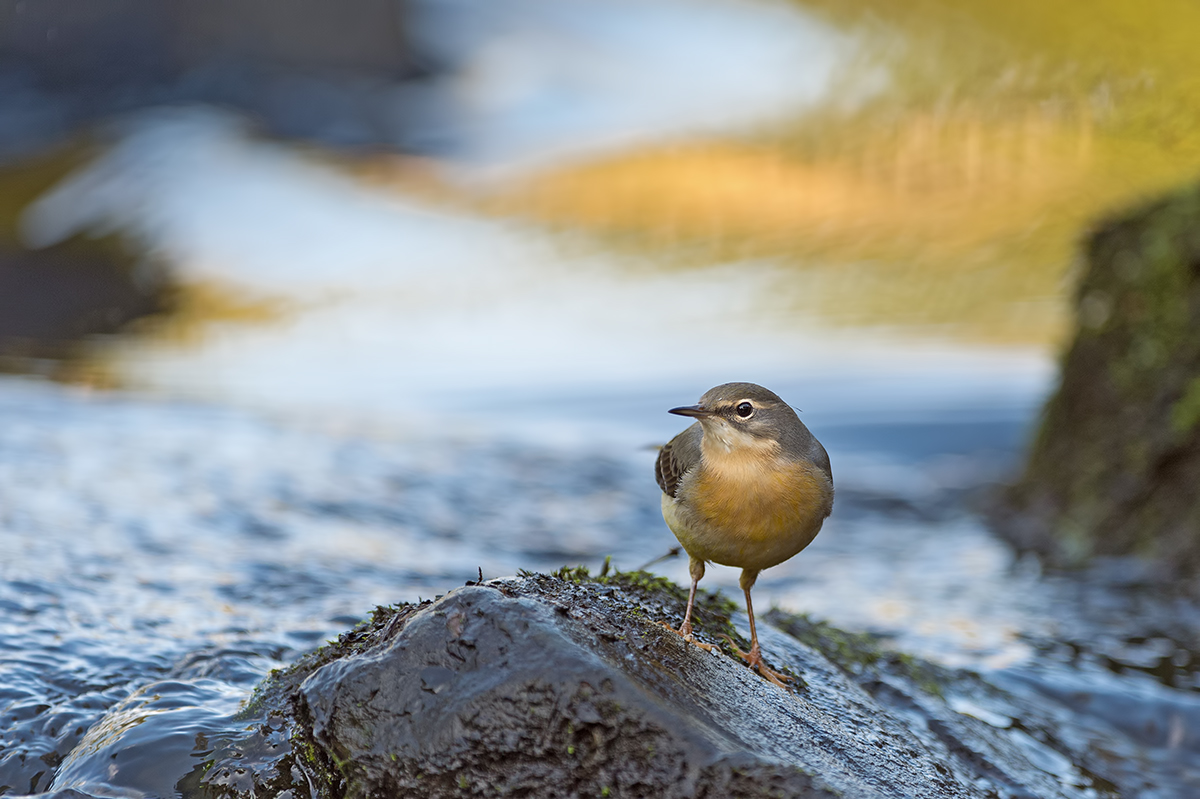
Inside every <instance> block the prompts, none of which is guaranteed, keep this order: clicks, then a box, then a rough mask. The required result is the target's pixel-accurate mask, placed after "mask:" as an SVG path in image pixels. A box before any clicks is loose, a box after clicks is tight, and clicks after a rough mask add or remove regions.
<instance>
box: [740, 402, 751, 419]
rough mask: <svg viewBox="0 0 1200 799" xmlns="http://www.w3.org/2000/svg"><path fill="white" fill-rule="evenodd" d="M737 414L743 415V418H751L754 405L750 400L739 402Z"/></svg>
mask: <svg viewBox="0 0 1200 799" xmlns="http://www.w3.org/2000/svg"><path fill="white" fill-rule="evenodd" d="M737 415H738V416H740V417H742V418H743V419H749V418H750V417H751V416H753V415H754V406H753V405H751V404H750V403H749V402H741V403H738V406H737Z"/></svg>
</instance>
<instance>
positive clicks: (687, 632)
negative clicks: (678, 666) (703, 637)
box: [659, 621, 717, 652]
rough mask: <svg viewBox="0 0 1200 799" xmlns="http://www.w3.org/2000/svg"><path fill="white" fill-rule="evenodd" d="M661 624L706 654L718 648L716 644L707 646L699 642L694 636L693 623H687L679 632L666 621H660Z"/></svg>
mask: <svg viewBox="0 0 1200 799" xmlns="http://www.w3.org/2000/svg"><path fill="white" fill-rule="evenodd" d="M659 624H661V625H662V626H663V627H666V628H667V629H668V630H670V631H671V632H673V633H675V634H676V635H678V636H679V637H680V638H682V639H683V640H684V641H687V642H688V643H689V644H695V645H696V646H698V647H700V648H701V649H703V650H704V651H705V652H711V651H713V650H714V649H716V648H717V646H716V644H706V643H704V642H703V641H697V640H696V637H695V636H694V635H692V625H691V622H686V621H685V622H684V623H683V625H682V626H680V628H679V629H678V630H676V629H675V628H674V627H672V626H671V625H669V624H667V623H666V622H665V621H660V622H659Z"/></svg>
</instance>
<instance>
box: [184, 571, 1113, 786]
mask: <svg viewBox="0 0 1200 799" xmlns="http://www.w3.org/2000/svg"><path fill="white" fill-rule="evenodd" d="M684 598H685V593H684V591H683V589H681V588H679V587H678V586H675V585H674V584H672V583H669V582H667V581H665V580H662V579H661V578H653V577H651V576H650V575H647V574H646V573H644V572H637V573H630V574H617V575H613V576H609V577H602V578H590V577H588V576H587V574H586V572H583V571H580V570H574V571H563V572H561V573H560V574H559V575H557V576H547V575H529V574H527V575H523V576H522V577H520V578H512V579H504V580H493V581H490V582H487V583H473V584H468V585H467V586H466V587H464V588H460V589H457V590H455V591H452V592H450V593H449V594H447V595H445V596H443V597H441V598H439V599H438V600H436V601H434V602H424V603H422V604H420V605H406V606H402V607H398V608H380V609H379V610H378V611H377V612H376V613H375V615H374V617H373V619H372V621H371V622H370V623H368V624H365V625H362V626H360V627H359V628H356V629H355V630H353V631H351V632H349V633H347V634H345V635H343V636H342V637H341V638H340V639H339V640H338V641H337V642H336V643H334V644H331V645H330V646H328V647H325V648H323V649H321V650H318V651H317V652H315V653H313V654H311V655H309V656H308V657H306V658H305V659H303V660H302V661H301V662H299V663H298V664H297V665H296V666H294V667H293V668H291V669H289V670H287V671H285V672H279V673H276V674H275V675H273V676H272V678H270V679H269V680H268V681H266V682H265V683H264V685H263V686H261V687H260V689H259V691H258V692H257V694H256V697H255V700H254V702H253V703H252V704H251V706H250V708H249V709H248V710H247V711H246V712H245V717H246V718H247V720H251V719H256V720H258V724H259V726H257V727H255V725H253V724H251V725H250V727H249V729H250V730H251V732H250V733H249V736H248V738H247V739H245V740H243V741H240V742H226V743H224V744H222V745H219V746H216V747H214V750H215V751H216V752H217V754H215V755H214V756H213V757H212V759H211V761H210V766H209V768H208V770H207V773H205V774H204V775H203V778H202V779H201V780H200V785H201V786H202V787H203V790H204V791H205V795H206V796H208V795H216V796H239V797H241V796H260V797H261V796H282V795H301V794H302V795H312V794H315V795H320V796H332V797H343V796H353V797H360V796H362V797H368V796H370V797H376V796H377V797H391V796H422V797H449V796H469V795H496V796H522V797H558V796H613V797H631V796H656V797H676V796H678V797H691V796H709V797H727V796H739V797H768V796H804V797H834V796H849V797H996V796H1004V797H1018V796H1037V797H1059V796H1062V797H1068V796H1069V797H1076V796H1078V797H1083V796H1091V797H1100V796H1112V795H1115V793H1112V792H1110V791H1109V790H1108V788H1110V787H1111V786H1109V784H1108V783H1106V782H1105V781H1104V780H1103V779H1100V778H1096V777H1094V776H1092V775H1091V773H1090V772H1089V770H1088V768H1089V765H1088V764H1085V763H1084V761H1085V760H1086V759H1087V755H1086V753H1076V752H1073V751H1072V750H1071V749H1070V748H1069V747H1067V746H1066V745H1064V744H1063V743H1062V742H1060V741H1058V740H1056V739H1055V737H1054V733H1053V731H1052V730H1051V729H1050V728H1049V727H1050V723H1051V722H1050V720H1049V718H1048V717H1045V716H1043V715H1042V714H1041V713H1040V711H1039V710H1038V708H1037V707H1032V706H1031V707H1022V708H1020V709H1019V711H1020V713H1021V714H1022V722H1021V727H1022V729H1021V731H1020V732H1019V734H1014V732H1013V731H1012V730H1009V729H1006V727H1008V726H1010V725H1011V724H1012V716H1011V714H1012V713H1015V712H1017V708H1015V706H1014V705H1013V704H1012V703H1013V702H1014V701H1016V700H1014V699H1012V698H1011V697H1007V696H1006V695H1005V694H1004V693H1003V692H1001V691H999V690H998V689H995V688H993V687H991V686H988V685H987V684H986V683H984V682H983V681H982V680H980V679H979V678H977V677H972V676H968V675H963V674H958V673H952V672H950V671H948V670H945V669H941V668H939V667H936V666H932V665H929V664H923V663H920V662H919V661H915V660H913V659H911V658H906V657H904V656H900V655H891V654H887V653H883V652H881V651H880V650H879V649H878V648H877V647H875V646H874V645H873V643H872V642H871V641H870V640H869V639H867V638H865V637H863V636H852V635H847V634H845V633H841V632H839V631H837V630H834V629H833V628H831V627H828V626H826V625H818V624H814V623H812V622H810V621H808V620H806V619H804V618H802V617H789V616H783V615H781V614H774V615H773V619H772V620H773V621H774V622H775V623H776V624H780V625H783V627H784V629H785V630H786V632H785V631H784V630H781V629H779V628H777V627H773V626H772V624H770V623H764V624H762V625H761V629H760V635H761V638H762V642H763V644H764V649H765V652H766V655H767V657H768V660H770V661H772V665H773V666H774V667H775V668H780V667H783V668H785V669H788V670H791V671H792V672H793V673H795V674H796V675H797V677H798V679H797V682H796V686H795V687H794V689H793V690H792V691H784V690H781V689H779V688H778V687H776V686H774V685H772V684H770V683H768V682H766V681H765V680H763V679H762V678H761V677H759V676H758V675H757V674H756V673H754V672H752V671H750V670H749V669H747V668H746V667H745V666H744V665H743V664H742V663H741V661H740V660H737V659H735V658H733V657H731V656H729V655H727V654H722V653H719V652H714V653H708V652H705V651H703V650H701V649H700V648H698V647H696V646H693V645H690V644H687V643H685V642H684V641H683V640H682V639H681V638H680V637H679V636H678V635H676V634H675V633H674V632H672V631H670V630H667V629H666V628H664V627H663V626H662V624H661V623H660V622H662V621H668V620H669V621H671V622H673V623H678V620H679V618H680V617H681V615H682V610H683V600H684ZM731 611H733V606H732V605H731V604H730V603H728V602H727V601H725V600H723V599H721V598H720V597H719V596H713V595H704V596H703V597H702V598H701V600H700V607H699V610H698V613H697V629H698V637H699V638H701V639H703V640H706V641H709V642H717V643H719V642H720V641H721V640H722V639H721V637H722V636H729V637H730V638H731V639H733V640H734V641H736V642H737V643H738V645H739V646H741V647H743V648H744V647H745V646H746V642H745V639H744V638H742V636H741V635H740V634H739V633H738V630H737V629H736V628H735V627H734V625H733V624H732V623H731V617H730V613H731ZM740 615H741V614H739V616H740ZM814 645H816V646H817V647H819V649H817V648H813V646H814ZM967 694H969V695H970V696H971V697H972V698H971V700H970V707H971V708H974V710H973V711H972V712H973V714H974V715H966V714H963V713H958V712H956V711H955V710H953V709H952V708H951V704H950V703H951V702H952V701H959V700H961V698H962V697H963V696H965V695H967ZM956 697H957V698H958V699H956ZM980 708H990V709H989V710H981V709H980ZM980 717H982V719H981V718H980ZM984 719H986V720H984ZM989 722H990V723H989ZM284 728H289V729H290V731H291V732H290V745H289V746H287V747H282V748H280V749H279V750H278V751H280V752H283V753H284V754H283V755H282V756H277V757H274V758H273V759H272V758H259V759H257V760H256V759H255V757H254V756H252V755H251V754H249V753H254V752H261V751H263V750H264V747H263V742H264V741H267V740H268V739H270V738H271V736H274V738H273V739H272V740H274V741H276V742H278V740H279V738H280V730H281V729H284ZM1035 761H1036V763H1037V765H1035ZM1046 763H1059V764H1065V765H1063V767H1062V773H1058V774H1054V773H1049V770H1047V769H1046V766H1045V764H1046ZM1039 766H1040V767H1039ZM289 791H290V792H291V793H290V794H289V793H288V792H289Z"/></svg>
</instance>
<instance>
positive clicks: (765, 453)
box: [654, 383, 833, 687]
mask: <svg viewBox="0 0 1200 799" xmlns="http://www.w3.org/2000/svg"><path fill="white" fill-rule="evenodd" d="M670 413H674V414H678V415H680V416H690V417H692V418H694V419H696V423H695V424H693V425H692V426H691V427H689V428H688V429H686V430H684V431H683V432H682V433H680V434H679V435H677V436H675V438H673V439H671V441H670V443H669V444H667V445H666V446H665V447H663V448H662V450H661V451H660V452H659V453H658V461H657V463H656V464H655V466H654V477H655V479H656V480H658V485H659V487H660V488H661V489H662V491H663V496H662V512H663V518H664V519H665V520H666V522H667V527H670V528H671V532H672V533H674V534H675V537H676V538H678V539H679V543H680V544H682V545H683V548H684V550H685V551H686V552H687V553H688V557H689V559H690V562H689V570H690V572H691V576H692V590H691V592H690V593H689V594H688V604H687V611H686V612H685V613H684V616H683V624H682V625H681V626H680V628H679V630H678V633H679V634H680V635H682V636H683V637H684V640H686V641H689V642H693V643H697V645H698V646H703V647H704V648H705V649H711V648H712V647H711V645H709V644H700V643H699V642H696V641H694V639H693V638H692V606H693V605H694V604H695V602H696V586H697V584H698V583H699V582H700V578H701V577H703V576H704V564H705V563H707V562H709V561H711V562H713V563H720V564H722V565H724V566H737V567H739V568H741V570H742V579H741V586H742V591H743V592H744V593H745V594H746V613H747V614H748V615H749V617H750V651H749V652H740V651H739V652H738V655H739V656H741V657H742V658H743V659H744V660H745V661H746V662H747V664H748V665H749V666H750V667H751V668H754V669H756V670H757V671H758V673H759V674H761V675H762V676H764V677H766V678H767V679H768V680H770V681H771V682H773V683H776V684H777V685H781V686H783V685H784V684H783V682H782V680H783V678H784V675H782V674H779V673H777V672H774V671H772V670H771V669H769V668H767V667H766V665H765V664H764V663H763V660H762V652H761V651H760V650H759V647H758V632H757V630H755V627H754V607H753V606H752V605H751V604H750V589H751V588H753V587H754V581H755V580H756V579H758V573H759V572H760V571H762V570H763V569H768V568H770V567H771V566H777V565H778V564H780V563H783V562H784V561H785V560H787V559H788V558H790V557H792V556H793V555H795V554H796V553H797V552H799V551H800V550H802V549H804V548H805V547H806V546H808V545H809V544H810V543H812V540H813V539H814V538H816V537H817V533H818V532H819V531H820V530H821V525H822V524H823V523H824V521H825V518H826V517H827V516H829V513H830V511H832V510H833V472H832V471H831V470H830V468H829V455H828V454H827V453H826V452H825V448H824V447H823V446H821V442H819V441H817V439H816V437H815V436H813V434H812V433H810V432H809V430H808V428H807V427H805V426H804V423H803V422H801V421H800V418H799V417H798V416H796V412H795V411H794V410H792V408H791V407H790V406H789V405H788V404H787V403H785V402H784V401H783V400H781V399H780V398H779V397H778V396H776V395H775V393H774V392H771V391H768V390H767V389H765V388H763V387H762V386H757V385H755V384H754V383H725V384H724V385H720V386H717V387H716V388H712V389H709V390H708V391H707V392H705V394H704V396H702V397H701V398H700V402H699V403H698V404H696V405H689V406H687V407H684V408H672V409H671V410H670ZM784 687H786V686H784Z"/></svg>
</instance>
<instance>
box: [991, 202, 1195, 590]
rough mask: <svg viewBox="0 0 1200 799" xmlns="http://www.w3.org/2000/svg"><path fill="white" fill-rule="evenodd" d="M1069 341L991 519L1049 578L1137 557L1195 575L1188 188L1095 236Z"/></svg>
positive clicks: (1164, 569)
mask: <svg viewBox="0 0 1200 799" xmlns="http://www.w3.org/2000/svg"><path fill="white" fill-rule="evenodd" d="M1084 255H1085V263H1086V273H1085V274H1084V276H1083V279H1082V281H1081V283H1080V285H1079V289H1078V292H1077V295H1076V316H1077V325H1076V337H1075V341H1074V343H1073V344H1072V345H1071V348H1070V350H1069V351H1068V352H1067V354H1066V357H1065V358H1064V360H1063V365H1062V379H1061V385H1060V387H1059V389H1058V392H1057V393H1056V394H1055V395H1054V397H1053V398H1052V399H1051V400H1050V401H1049V403H1048V404H1047V405H1046V408H1045V411H1044V414H1043V419H1042V422H1041V429H1040V431H1039V432H1038V435H1037V438H1036V440H1035V442H1034V444H1033V447H1032V451H1031V452H1030V455H1029V461H1028V464H1027V466H1026V468H1025V472H1024V475H1023V476H1022V477H1021V478H1020V481H1019V482H1018V483H1017V484H1016V485H1015V486H1013V487H1012V488H1011V490H1009V491H1008V492H1007V494H1006V495H1005V496H1004V497H1003V499H1002V501H1001V502H1000V503H999V505H998V507H997V508H996V512H995V514H994V517H995V519H996V522H997V527H998V528H999V530H1000V532H1001V533H1002V534H1003V535H1004V536H1006V537H1007V538H1008V539H1009V540H1011V541H1012V542H1013V543H1014V544H1015V545H1016V546H1017V547H1019V548H1021V549H1025V550H1033V551H1035V552H1038V553H1040V554H1041V555H1042V556H1044V557H1045V558H1046V559H1047V560H1048V562H1050V563H1052V564H1054V565H1059V566H1077V565H1081V564H1084V563H1086V562H1088V561H1089V560H1090V559H1091V558H1093V557H1094V556H1098V555H1101V556H1138V557H1140V558H1143V559H1145V560H1146V561H1148V562H1150V563H1152V564H1153V565H1154V567H1155V571H1156V572H1157V573H1158V575H1166V576H1171V577H1176V578H1188V577H1194V576H1196V575H1197V574H1198V573H1200V535H1198V534H1197V531H1200V491H1197V487H1198V486H1200V187H1197V188H1192V189H1189V190H1187V191H1183V192H1180V193H1178V194H1176V195H1174V196H1171V197H1168V198H1166V199H1163V200H1160V201H1158V202H1155V203H1153V204H1151V205H1148V206H1145V207H1143V208H1139V209H1137V210H1135V211H1133V212H1131V213H1129V214H1127V215H1125V216H1123V217H1121V218H1118V219H1114V220H1112V221H1109V222H1107V223H1105V224H1103V225H1101V226H1100V227H1099V228H1098V229H1097V230H1096V231H1095V232H1094V233H1093V234H1092V235H1091V237H1090V239H1089V241H1088V243H1087V245H1086V248H1085V253H1084Z"/></svg>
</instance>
